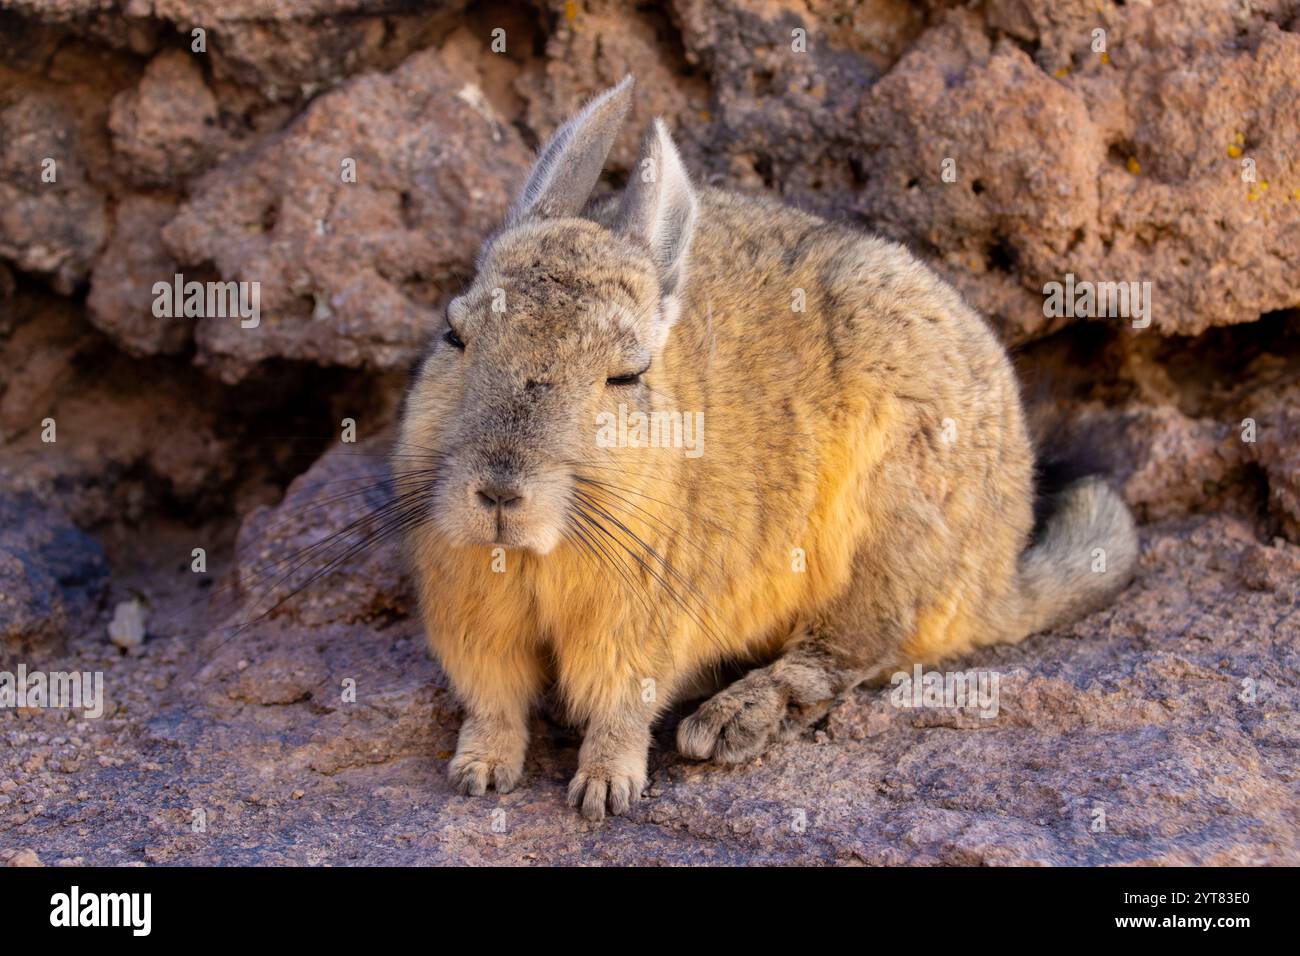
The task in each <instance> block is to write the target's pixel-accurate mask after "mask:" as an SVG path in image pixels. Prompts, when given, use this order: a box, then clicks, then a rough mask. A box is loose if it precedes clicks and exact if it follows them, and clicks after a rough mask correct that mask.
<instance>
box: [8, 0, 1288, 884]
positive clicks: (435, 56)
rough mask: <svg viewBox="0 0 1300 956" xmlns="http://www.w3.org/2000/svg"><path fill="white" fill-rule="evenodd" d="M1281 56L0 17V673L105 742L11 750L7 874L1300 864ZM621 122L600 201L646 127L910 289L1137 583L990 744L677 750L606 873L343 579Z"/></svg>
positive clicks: (1046, 654)
mask: <svg viewBox="0 0 1300 956" xmlns="http://www.w3.org/2000/svg"><path fill="white" fill-rule="evenodd" d="M195 30H201V31H202V36H201V42H200V38H198V37H196V35H195V33H194V31H195ZM494 31H501V32H500V34H499V35H498V34H496V33H494ZM1097 31H1102V32H1101V34H1100V35H1099V34H1098V32H1097ZM1298 31H1300V4H1298V3H1296V2H1295V0H1256V2H1253V3H1251V4H1249V5H1246V4H1229V3H1221V2H1216V0H1183V2H1174V0H1150V2H1136V0H1134V2H1129V3H1126V4H1114V3H1110V2H1102V3H1097V2H1096V0H1067V2H1050V0H985V2H982V3H960V4H959V3H953V2H947V0H929V2H923V3H912V2H905V0H865V2H855V0H807V2H800V3H795V2H788V0H721V2H712V0H708V2H706V0H671V2H668V3H665V4H663V5H658V6H656V5H646V4H634V3H631V2H626V0H577V2H568V0H531V2H528V3H519V4H506V3H486V4H473V5H466V4H463V3H459V2H446V3H429V4H425V5H421V4H409V3H388V2H385V0H310V2H306V3H294V4H288V3H278V2H274V0H240V2H234V3H231V2H225V3H216V2H211V0H156V2H151V3H141V2H138V0H10V2H7V3H3V4H0V671H13V670H14V669H15V668H16V667H17V666H18V665H19V664H22V665H23V666H25V667H26V668H27V669H28V670H35V669H40V670H44V671H58V670H76V671H84V672H96V671H100V672H103V674H104V679H105V691H106V697H107V703H106V707H105V713H104V716H103V717H101V718H98V719H88V718H85V717H83V716H82V715H81V714H80V713H79V712H78V711H66V710H54V709H44V710H39V709H27V710H22V711H15V710H13V709H0V863H8V864H10V865H38V864H45V865H54V864H60V863H79V862H80V863H108V864H150V863H159V864H193V863H278V862H294V863H309V864H343V863H522V864H552V863H593V862H594V863H665V862H667V863H868V864H893V863H912V864H916V863H920V864H928V863H957V864H1008V863H1035V864H1037V863H1046V864H1078V863H1088V864H1092V863H1113V864H1122V863H1160V864H1180V863H1191V864H1203V863H1227V864H1236V865H1260V864H1279V863H1290V864H1295V863H1298V862H1300V770H1298V767H1300V760H1298V759H1297V753H1300V721H1298V719H1297V717H1296V714H1297V712H1298V711H1300V707H1298V706H1297V705H1298V704H1300V699H1298V697H1300V690H1298V689H1297V680H1296V673H1297V664H1298V663H1300V661H1297V655H1298V653H1300V590H1298V589H1300V451H1298V449H1300V417H1298V416H1300V413H1298V412H1297V409H1298V408H1300V311H1297V310H1300V283H1298V282H1297V276H1298V275H1300V152H1298V151H1297V149H1296V143H1297V142H1300V116H1298V115H1297V113H1296V110H1295V104H1296V102H1300V32H1298ZM494 40H500V41H503V42H504V49H493V46H492V44H493V41H494ZM200 47H201V49H200ZM629 72H631V73H633V74H635V75H636V76H637V78H638V81H639V86H640V90H639V93H638V100H637V103H636V106H635V108H634V111H633V116H632V120H631V122H630V123H629V126H628V129H627V130H625V131H624V133H623V135H622V136H621V137H620V139H619V141H618V142H617V143H616V144H615V147H614V151H613V154H612V160H611V175H610V184H612V185H618V184H619V183H620V182H621V181H622V177H623V176H625V175H626V174H627V173H628V172H629V167H630V165H631V163H632V161H633V158H634V156H635V149H636V144H637V141H638V138H639V136H640V132H641V130H642V129H643V128H644V125H645V123H646V122H647V121H648V120H649V119H650V118H651V117H652V116H655V115H662V116H664V117H665V118H666V119H667V121H668V123H669V125H670V126H671V127H672V129H673V131H674V134H675V136H676V137H677V139H678V141H679V144H680V146H681V149H682V152H683V154H684V156H685V158H686V161H687V164H688V166H689V168H690V169H691V171H692V172H693V174H694V175H695V177H696V178H697V179H698V180H699V181H700V182H708V183H712V184H718V185H724V186H729V187H733V188H738V189H745V190H753V191H759V192H766V193H768V194H771V195H776V196H780V197H783V198H785V199H786V200H787V201H790V202H792V203H795V204H798V205H800V206H802V207H804V208H808V209H812V210H814V211H817V212H820V213H822V214H825V215H827V216H830V217H833V218H835V219H837V220H840V221H844V222H849V223H854V224H857V225H859V226H861V227H862V228H864V229H869V230H873V231H876V232H879V233H882V234H884V235H886V236H889V237H891V238H894V239H896V240H898V241H901V242H903V243H905V244H907V245H908V246H909V247H910V248H911V249H912V250H913V251H914V252H915V253H916V254H917V255H919V256H920V257H921V258H923V259H924V260H925V261H926V262H928V263H929V264H930V265H931V266H932V267H934V268H935V269H937V270H938V271H940V272H941V273H942V274H943V275H944V276H945V277H946V278H948V279H949V280H950V281H952V282H953V283H954V284H955V285H956V286H957V287H958V288H959V289H960V290H961V292H962V293H963V295H965V296H966V297H967V298H968V299H969V300H970V301H971V302H972V304H974V305H975V306H976V307H977V308H979V309H980V310H981V311H982V312H983V313H984V314H985V315H986V316H988V318H989V320H990V322H991V323H992V324H993V326H994V328H995V329H996V330H997V331H998V333H999V335H1000V336H1001V337H1002V339H1003V340H1004V341H1005V342H1006V343H1007V344H1008V346H1011V347H1013V349H1014V358H1015V361H1016V364H1017V368H1018V370H1019V371H1020V373H1021V377H1022V379H1023V381H1024V382H1025V394H1026V398H1027V401H1028V403H1029V405H1030V412H1031V417H1032V418H1033V419H1034V420H1035V422H1036V423H1037V425H1038V427H1039V429H1040V432H1041V434H1042V435H1043V436H1044V437H1049V438H1050V437H1058V436H1059V435H1061V434H1071V435H1076V436H1081V437H1082V438H1084V439H1086V440H1087V442H1088V443H1089V444H1090V445H1091V447H1092V448H1094V449H1095V450H1098V451H1099V452H1100V453H1101V457H1102V459H1103V460H1104V464H1106V466H1107V467H1108V468H1109V470H1110V472H1111V474H1112V477H1113V481H1114V483H1115V485H1116V486H1117V487H1118V488H1119V489H1120V490H1121V491H1122V493H1123V494H1124V496H1125V497H1126V499H1127V500H1128V501H1129V503H1130V505H1132V507H1133V508H1134V511H1135V513H1136V514H1137V516H1138V518H1139V520H1140V521H1141V522H1142V528H1141V532H1142V539H1143V548H1142V558H1141V564H1140V569H1139V574H1138V576H1137V579H1136V580H1135V581H1134V583H1133V584H1132V585H1131V586H1130V587H1129V588H1128V590H1126V591H1125V592H1124V593H1123V594H1121V595H1120V596H1119V598H1118V599H1117V600H1116V602H1115V604H1114V605H1113V606H1112V607H1110V608H1107V609H1104V610H1102V611H1100V612H1098V613H1096V614H1094V615H1091V616H1090V617H1088V618H1086V619H1084V620H1082V621H1080V622H1078V623H1076V624H1074V625H1072V626H1070V627H1067V628H1062V629H1058V630H1057V631H1055V632H1052V633H1049V634H1044V635H1038V636H1035V637H1033V638H1031V639H1029V640H1027V641H1025V642H1024V643H1022V644H1020V645H1018V646H1016V647H1009V648H994V649H989V650H986V651H983V652H981V653H980V654H978V655H976V656H973V657H971V658H969V659H966V660H963V661H957V662H953V663H952V665H951V669H965V668H976V669H980V670H984V671H995V672H997V673H998V675H999V677H1000V695H999V709H998V714H997V716H996V717H992V718H986V717H981V716H979V715H978V714H977V713H975V712H973V711H971V710H970V709H967V710H965V711H954V710H932V709H930V710H927V709H922V710H911V709H906V708H900V707H897V706H895V705H894V703H892V702H891V695H890V691H891V688H890V687H888V686H885V687H866V688H859V689H858V690H856V691H854V692H853V693H851V694H849V695H848V696H847V697H846V699H845V700H844V701H842V702H841V703H840V704H839V705H838V706H837V707H836V708H835V709H834V710H833V711H832V713H831V714H830V716H829V717H828V718H827V719H826V720H825V721H824V722H822V723H821V724H819V725H818V726H817V727H816V728H815V730H813V731H811V732H810V733H808V734H807V735H806V736H805V737H803V738H802V739H800V740H797V741H794V742H792V743H790V744H787V745H783V746H781V747H778V748H775V749H773V750H772V751H771V752H769V753H768V754H767V755H765V756H764V757H763V758H762V759H761V760H759V761H756V762H755V763H753V764H751V765H747V766H743V767H738V768H725V767H719V766H713V765H709V764H697V763H694V762H690V761H685V760H683V759H681V758H679V757H677V756H676V755H675V754H674V753H673V750H672V724H673V721H674V720H675V719H677V717H678V716H680V715H679V714H674V715H672V716H670V717H669V718H668V719H667V720H666V721H665V724H664V726H663V727H662V728H661V729H660V731H659V734H658V737H657V744H656V747H655V749H654V750H653V752H652V754H651V782H650V786H649V787H648V789H647V793H646V799H645V800H643V801H642V802H641V803H640V804H638V805H637V806H636V807H635V808H634V809H633V811H632V812H631V813H630V814H629V815H627V816H626V817H623V818H618V819H613V820H610V821H607V822H605V823H604V824H603V825H593V824H590V823H587V822H586V821H584V820H583V819H582V818H581V817H579V816H578V815H576V814H575V813H573V812H572V811H570V810H568V809H567V808H566V807H565V806H564V800H563V795H564V789H565V786H566V784H567V782H568V779H569V777H570V776H571V774H572V772H573V770H574V767H575V765H576V758H577V746H578V743H579V740H578V738H577V737H576V736H574V735H573V733H572V732H571V731H569V730H567V729H564V728H562V727H559V726H557V725H555V724H553V723H551V722H550V721H549V720H548V719H547V718H544V717H542V716H538V717H537V719H536V720H535V724H534V733H533V742H532V747H531V750H530V755H529V758H528V763H527V765H526V772H525V777H524V779H523V781H522V782H521V785H520V787H519V788H518V789H517V790H516V791H514V792H512V793H510V794H507V795H503V796H496V795H489V796H488V797H486V798H469V797H460V796H456V795H454V794H453V793H452V792H451V791H450V789H449V788H448V785H447V783H446V779H445V770H446V764H447V761H448V760H449V758H450V757H451V754H452V752H453V750H454V746H455V735H456V729H457V726H458V723H459V719H460V712H459V707H458V705H457V703H456V701H455V699H454V697H453V696H452V695H451V693H450V691H449V690H448V687H447V684H446V681H445V678H444V677H443V676H442V675H441V674H440V672H439V670H438V667H437V665H436V663H435V662H433V661H432V660H431V659H430V658H429V656H428V654H427V652H426V650H425V648H424V643H423V636H422V634H421V628H420V623H419V620H418V615H416V613H415V609H414V605H413V598H412V594H411V588H410V585H409V583H407V581H406V578H405V576H404V565H403V561H402V558H401V555H400V553H399V551H398V548H397V544H396V542H395V540H394V539H392V538H386V539H384V540H382V541H378V542H376V543H375V546H374V547H370V548H366V549H362V550H359V551H357V552H356V553H354V554H348V553H347V549H348V547H349V545H350V544H352V543H356V542H357V541H358V540H359V539H357V538H356V537H355V536H349V535H348V534H347V533H346V532H344V533H342V534H340V529H345V528H347V527H348V525H349V523H350V522H353V521H357V520H358V519H361V520H362V522H363V523H362V524H361V525H359V526H357V530H358V531H360V532H365V531H366V530H367V528H368V526H367V525H366V524H365V523H364V515H365V514H366V513H373V511H374V509H377V508H381V507H382V506H383V505H384V503H385V502H386V501H387V500H388V499H387V494H388V492H387V490H386V486H385V484H384V482H383V475H384V467H385V466H384V455H385V452H386V449H387V443H388V438H387V437H386V435H387V434H389V433H388V432H387V431H386V428H387V426H388V425H390V424H391V421H392V419H393V417H394V414H395V408H396V403H397V401H398V400H399V398H400V395H401V391H402V384H403V378H402V373H403V371H404V370H405V368H406V367H407V366H408V365H409V363H410V361H411V360H412V358H413V357H414V356H415V355H416V354H418V351H419V348H420V346H421V343H422V341H423V339H424V337H425V335H426V334H427V333H428V331H429V330H430V329H431V328H432V327H433V326H434V325H435V324H436V314H437V310H438V309H439V308H440V306H441V305H442V303H443V302H444V301H445V300H446V298H447V297H448V296H449V295H450V294H452V293H453V292H454V291H455V289H456V287H457V285H458V283H460V282H461V281H463V279H464V278H465V277H466V276H467V275H469V274H470V272H471V270H472V262H473V257H474V254H475V252H476V250H477V248H478V245H479V243H480V241H481V240H482V238H483V236H484V235H486V234H487V232H488V231H489V230H490V229H491V228H492V227H493V225H494V224H495V222H496V221H497V219H498V218H499V216H500V214H501V212H502V211H503V209H504V208H505V207H506V205H507V204H508V202H509V200H510V197H511V195H512V193H513V191H514V190H515V189H516V188H517V187H518V185H519V183H520V180H521V178H522V176H523V175H524V172H525V170H526V168H527V164H528V162H529V159H530V155H531V151H532V149H533V148H534V147H535V146H536V145H537V144H538V143H539V142H541V141H542V140H544V139H545V138H546V137H547V136H548V135H549V134H550V133H551V132H553V130H554V129H555V128H556V126H558V125H559V123H561V122H563V120H564V119H565V118H566V117H567V116H568V115H570V114H571V113H572V111H573V110H574V108H575V107H576V106H578V105H579V104H580V103H581V101H582V100H583V99H584V98H585V97H586V96H589V95H591V94H593V93H595V92H597V91H599V90H600V89H602V88H604V87H607V86H609V85H611V84H613V83H615V82H617V81H618V80H620V79H621V78H622V77H623V76H624V75H625V74H626V73H629ZM46 160H53V161H54V165H53V168H54V170H55V172H56V175H55V176H54V178H53V179H50V178H49V176H48V173H47V174H46V176H44V177H43V175H42V174H43V173H44V172H46V171H47V170H48V169H49V168H50V167H49V164H47V163H46V162H45V161H46ZM346 160H351V161H353V162H354V168H355V181H352V180H351V179H349V178H347V177H346V176H345V175H344V173H345V168H346V164H345V161H346ZM176 273H182V274H183V275H184V276H185V278H186V279H192V280H196V281H201V282H207V281H222V282H225V281H232V282H256V283H258V285H259V288H260V296H261V298H260V303H261V310H262V314H261V322H260V324H259V326H258V327H257V328H256V329H247V328H241V327H240V325H239V323H238V320H237V319H231V318H226V319H222V318H216V317H209V318H202V319H194V318H190V319H184V318H174V319H167V318H160V317H159V316H158V315H157V314H156V313H155V310H154V299H155V296H154V293H153V286H154V284H155V283H157V282H160V281H163V282H169V281H171V279H172V277H173V275H174V274H176ZM1067 273H1069V274H1073V275H1074V276H1075V277H1077V278H1078V279H1081V280H1085V279H1086V280H1094V281H1106V280H1109V281H1137V282H1143V281H1149V282H1150V283H1151V284H1152V299H1151V304H1152V309H1151V323H1150V326H1149V327H1147V328H1133V326H1132V323H1131V322H1130V321H1127V320H1125V319H1123V318H1109V319H1107V318H1103V319H1100V320H1097V321H1088V320H1084V319H1078V318H1074V319H1072V318H1068V317H1063V316H1046V315H1044V310H1043V302H1044V296H1043V287H1044V284H1045V283H1048V282H1053V281H1057V282H1060V281H1064V278H1065V276H1066V274H1067ZM344 418H348V419H351V420H353V421H354V422H356V423H357V427H358V430H359V434H360V438H361V440H360V441H359V442H357V443H341V442H339V441H338V440H337V439H338V436H339V433H340V432H339V429H340V426H341V424H342V421H343V419H344ZM50 421H52V422H53V423H54V425H55V427H56V431H57V439H56V440H53V441H51V440H47V439H48V438H49V437H50V434H51V433H50V432H49V429H48V426H47V422H50ZM322 452H324V453H323V454H322ZM196 549H198V550H199V551H201V552H202V555H203V558H202V560H200V559H197V558H196V557H195V554H196ZM341 555H342V556H344V557H343V558H342V559H341V560H340V561H339V567H338V569H337V571H336V573H335V574H333V575H332V576H329V577H325V578H322V579H321V580H315V581H313V580H311V579H312V578H313V576H314V575H315V574H316V572H318V571H321V570H322V569H324V568H326V567H328V566H329V564H330V562H331V561H332V560H333V559H335V558H338V557H340V556H341ZM196 561H199V563H200V564H202V563H203V562H206V565H205V566H204V567H203V568H202V569H199V568H197V567H196V564H195V562H196ZM306 584H310V586H306V587H303V589H302V590H301V591H298V593H294V592H295V591H297V590H298V588H299V586H300V585H306ZM281 599H286V600H284V602H283V603H280V601H281ZM126 601H138V602H140V603H141V605H142V606H143V607H144V608H145V612H146V640H145V642H144V643H143V644H142V645H140V646H138V647H133V648H128V649H123V648H119V647H117V646H115V645H113V644H112V643H110V641H109V639H108V634H107V624H108V622H109V620H110V619H111V617H112V613H113V609H114V607H115V606H117V605H119V604H121V603H122V602H126Z"/></svg>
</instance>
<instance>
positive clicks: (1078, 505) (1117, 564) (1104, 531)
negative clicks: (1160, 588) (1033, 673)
mask: <svg viewBox="0 0 1300 956" xmlns="http://www.w3.org/2000/svg"><path fill="white" fill-rule="evenodd" d="M1049 504H1050V510H1049V511H1048V512H1047V513H1046V514H1045V515H1044V519H1043V522H1042V526H1041V528H1040V529H1039V531H1038V535H1037V537H1036V539H1035V541H1034V543H1033V544H1031V545H1030V546H1029V547H1028V548H1027V549H1026V550H1025V552H1024V553H1023V554H1022V555H1021V556H1020V572H1019V584H1020V601H1019V609H1018V610H1019V613H1018V615H1017V621H1016V624H1017V627H1016V631H1017V634H1016V638H1020V637H1024V636H1026V635H1029V634H1033V633H1034V632H1036V631H1042V630H1046V629H1047V628H1049V627H1053V626H1054V625H1057V624H1064V623H1066V622H1068V621H1071V620H1074V619H1075V618H1078V617H1082V616H1083V615H1085V614H1087V613H1089V612H1090V611H1095V610H1097V609H1098V608H1100V607H1102V606H1104V605H1105V604H1106V602H1107V601H1108V600H1109V599H1110V598H1112V597H1113V596H1114V595H1115V594H1116V593H1118V592H1119V591H1120V590H1121V589H1122V588H1123V587H1124V586H1125V585H1126V584H1128V582H1129V580H1130V579H1131V578H1132V577H1133V567H1134V565H1135V564H1136V563H1137V556H1138V539H1137V529H1136V527H1135V526H1134V524H1133V515H1132V514H1131V513H1130V512H1129V510H1128V505H1126V504H1125V503H1124V499H1122V498H1121V497H1120V496H1119V495H1118V494H1117V493H1116V492H1114V491H1112V490H1111V489H1110V487H1109V486H1107V485H1106V483H1105V482H1104V481H1102V480H1101V479H1100V478H1085V479H1083V480H1081V481H1075V482H1073V483H1072V484H1070V485H1068V486H1066V487H1065V488H1063V489H1061V490H1060V491H1057V492H1056V493H1055V494H1053V495H1052V496H1051V500H1050V503H1049Z"/></svg>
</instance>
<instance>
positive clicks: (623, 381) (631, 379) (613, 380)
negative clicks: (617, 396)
mask: <svg viewBox="0 0 1300 956" xmlns="http://www.w3.org/2000/svg"><path fill="white" fill-rule="evenodd" d="M649 370H650V366H649V365H647V366H646V367H645V368H643V369H641V371H639V372H633V373H632V374H631V375H612V376H610V377H609V378H607V379H605V384H606V385H613V386H615V387H617V386H625V385H636V384H638V383H639V382H640V381H641V376H642V375H644V374H645V373H646V372H648V371H649Z"/></svg>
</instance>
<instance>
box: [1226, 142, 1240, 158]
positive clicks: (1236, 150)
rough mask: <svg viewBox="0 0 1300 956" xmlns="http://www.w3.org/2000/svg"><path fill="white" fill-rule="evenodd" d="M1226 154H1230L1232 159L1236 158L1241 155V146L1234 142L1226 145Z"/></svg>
mask: <svg viewBox="0 0 1300 956" xmlns="http://www.w3.org/2000/svg"><path fill="white" fill-rule="evenodd" d="M1228 155H1229V156H1231V157H1232V158H1233V159H1236V158H1237V157H1238V156H1240V155H1241V147H1240V146H1238V145H1237V144H1236V143H1232V144H1231V145H1229V146H1228Z"/></svg>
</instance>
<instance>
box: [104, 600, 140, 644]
mask: <svg viewBox="0 0 1300 956" xmlns="http://www.w3.org/2000/svg"><path fill="white" fill-rule="evenodd" d="M144 622H145V609H144V605H143V604H141V603H140V601H139V600H137V599H135V598H132V599H131V600H130V601H123V602H122V603H120V604H119V605H118V606H117V607H115V608H114V609H113V620H111V621H109V622H108V639H109V640H110V641H112V642H113V643H114V644H116V645H117V646H118V647H120V648H122V649H123V650H127V651H129V650H131V649H133V648H136V647H139V646H140V645H141V644H143V643H144V633H145V627H144Z"/></svg>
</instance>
